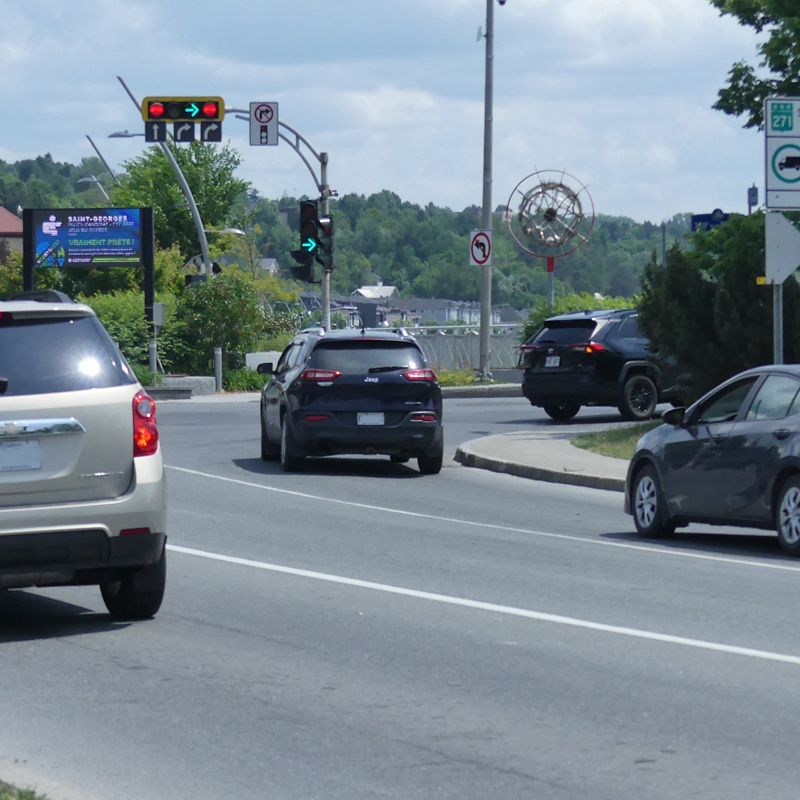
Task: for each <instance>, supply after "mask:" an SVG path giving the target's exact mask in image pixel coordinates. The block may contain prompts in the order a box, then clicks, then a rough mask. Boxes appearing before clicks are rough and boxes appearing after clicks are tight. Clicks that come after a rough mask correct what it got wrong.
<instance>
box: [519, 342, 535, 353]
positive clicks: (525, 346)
mask: <svg viewBox="0 0 800 800" xmlns="http://www.w3.org/2000/svg"><path fill="white" fill-rule="evenodd" d="M519 349H520V350H522V352H523V353H531V352H533V351H534V350H538V349H539V348H538V347H537V346H536V345H535V344H523V345H521V346H520V348H519Z"/></svg>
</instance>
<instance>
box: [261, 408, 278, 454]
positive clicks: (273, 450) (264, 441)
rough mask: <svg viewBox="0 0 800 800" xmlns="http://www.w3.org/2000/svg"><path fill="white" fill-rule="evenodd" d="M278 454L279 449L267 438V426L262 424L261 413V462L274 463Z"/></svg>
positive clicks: (262, 416) (262, 417)
mask: <svg viewBox="0 0 800 800" xmlns="http://www.w3.org/2000/svg"><path fill="white" fill-rule="evenodd" d="M279 454H280V448H279V447H276V446H275V445H274V444H272V442H271V441H270V440H269V437H268V436H267V426H266V425H265V424H264V414H263V412H262V413H261V460H262V461H274V460H275V459H276V458H277V457H278V455H279Z"/></svg>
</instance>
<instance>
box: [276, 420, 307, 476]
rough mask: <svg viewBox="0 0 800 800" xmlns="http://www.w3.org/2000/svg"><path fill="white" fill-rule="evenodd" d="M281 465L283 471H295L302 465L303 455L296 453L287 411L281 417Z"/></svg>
mask: <svg viewBox="0 0 800 800" xmlns="http://www.w3.org/2000/svg"><path fill="white" fill-rule="evenodd" d="M280 458H281V467H282V468H283V471H284V472H297V470H299V469H300V468H301V467H302V465H303V456H302V455H298V454H297V446H296V445H295V443H294V435H293V434H292V424H291V422H289V413H288V412H287V413H286V414H284V415H283V416H282V417H281V450H280Z"/></svg>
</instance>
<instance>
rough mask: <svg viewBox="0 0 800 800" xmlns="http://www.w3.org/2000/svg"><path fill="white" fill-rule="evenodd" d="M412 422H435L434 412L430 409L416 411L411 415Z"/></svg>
mask: <svg viewBox="0 0 800 800" xmlns="http://www.w3.org/2000/svg"><path fill="white" fill-rule="evenodd" d="M411 421H412V422H436V414H434V413H433V412H431V411H416V412H414V413H413V414H412V415H411Z"/></svg>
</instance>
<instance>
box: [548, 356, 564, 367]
mask: <svg viewBox="0 0 800 800" xmlns="http://www.w3.org/2000/svg"><path fill="white" fill-rule="evenodd" d="M544 365H545V366H546V367H560V366H561V356H545V359H544Z"/></svg>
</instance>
